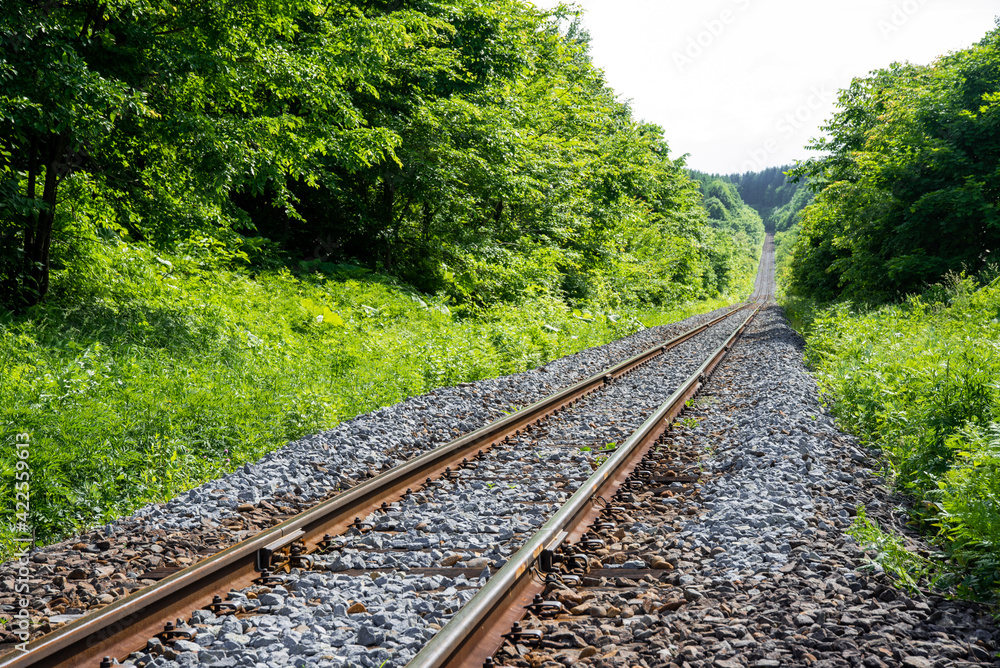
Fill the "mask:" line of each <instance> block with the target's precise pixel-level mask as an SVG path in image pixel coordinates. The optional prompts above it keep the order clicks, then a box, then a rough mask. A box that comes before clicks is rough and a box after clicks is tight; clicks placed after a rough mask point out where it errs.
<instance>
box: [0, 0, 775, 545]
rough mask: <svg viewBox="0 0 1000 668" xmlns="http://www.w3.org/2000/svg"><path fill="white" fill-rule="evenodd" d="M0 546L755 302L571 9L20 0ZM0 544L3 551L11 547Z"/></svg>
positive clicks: (45, 536) (2, 31)
mask: <svg viewBox="0 0 1000 668" xmlns="http://www.w3.org/2000/svg"><path fill="white" fill-rule="evenodd" d="M0 39H2V40H3V44H4V47H3V48H2V49H0V81H2V86H0V424H2V425H3V433H2V439H3V443H4V447H3V448H0V520H3V521H2V522H0V555H2V554H4V553H8V554H9V552H7V550H9V548H10V545H11V544H10V542H9V541H10V540H11V537H12V536H13V535H14V534H13V533H12V531H13V527H12V525H11V524H10V523H9V522H8V520H9V519H10V518H11V515H10V513H12V512H13V510H12V509H13V508H14V503H13V498H14V481H15V466H14V461H13V459H12V458H13V456H14V455H13V452H14V449H13V448H12V447H6V446H7V445H9V444H12V443H13V439H14V438H15V435H16V434H17V433H29V434H30V435H31V438H32V456H31V475H32V481H33V490H34V491H33V496H32V510H31V512H32V515H31V523H32V526H33V527H34V528H35V530H36V537H37V539H38V540H39V541H41V542H51V541H53V540H56V539H58V538H59V537H61V536H65V535H67V534H70V533H72V532H74V531H77V530H79V529H81V528H83V527H87V526H92V525H94V524H95V523H99V522H103V521H107V520H108V519H109V518H113V517H116V516H119V515H121V514H123V513H127V512H129V511H131V510H132V509H134V508H136V507H138V506H140V505H142V504H144V503H147V502H150V501H162V500H165V499H169V498H171V497H172V496H173V495H174V494H176V493H177V492H178V491H179V490H183V489H188V488H190V487H191V486H193V485H197V484H199V483H201V482H203V481H205V480H210V479H212V478H215V477H218V476H219V475H222V474H224V473H227V472H230V471H232V470H234V469H235V468H237V467H238V466H240V465H242V464H243V463H245V462H249V461H254V460H256V459H258V458H259V457H261V456H262V455H263V454H265V453H266V452H269V451H271V450H273V449H275V448H277V447H281V446H282V445H284V444H285V443H287V442H288V441H290V440H294V439H295V438H298V437H300V436H302V435H305V434H309V433H315V432H317V431H320V430H322V429H325V428H330V427H332V426H334V425H336V424H337V423H338V422H340V421H343V420H346V419H349V418H351V417H353V416H355V415H358V414H360V413H365V412H369V411H372V410H374V409H376V408H379V407H381V406H386V405H390V404H392V403H395V402H398V401H401V400H403V399H405V398H406V397H409V396H414V395H418V394H421V393H423V392H427V391H430V390H433V389H434V388H437V387H442V386H447V385H454V384H456V383H461V382H465V381H470V380H477V379H481V378H486V377H491V376H496V375H501V374H506V373H513V372H517V371H521V370H524V369H528V368H532V367H534V366H537V365H539V364H543V363H544V362H546V361H548V360H551V359H554V358H556V357H559V356H562V355H566V354H569V353H572V352H575V351H577V350H580V349H583V348H586V347H588V346H593V345H598V344H600V343H605V342H607V341H610V340H612V339H615V338H618V337H621V336H623V335H625V334H629V333H633V332H635V331H637V330H638V329H640V328H642V327H644V326H652V325H655V324H658V323H661V322H669V321H672V320H674V319H676V318H679V317H684V316H686V315H688V314H690V313H692V312H695V311H703V310H709V309H712V308H716V307H718V306H721V305H723V304H726V303H729V302H730V301H732V300H734V299H738V298H739V297H740V296H741V295H745V294H749V290H750V287H751V285H752V281H753V274H754V271H755V267H756V262H757V258H758V256H759V253H760V246H761V240H762V238H763V225H762V224H761V221H760V219H759V218H755V217H754V215H755V214H753V212H752V211H750V212H748V211H746V210H745V207H743V205H742V203H741V202H739V201H738V199H737V198H734V199H732V200H731V201H727V203H726V204H725V205H724V206H723V208H721V209H720V208H718V207H714V206H713V208H712V210H711V212H709V211H708V210H707V209H706V207H705V205H704V198H703V196H702V194H701V193H700V192H699V185H698V183H697V182H696V181H694V180H692V179H691V178H690V177H689V175H688V173H687V171H686V166H685V164H684V160H683V159H679V158H673V157H671V155H670V150H669V145H668V143H667V140H666V138H665V137H664V133H663V130H662V129H661V128H659V127H657V126H655V125H651V124H648V123H644V122H642V121H640V120H638V119H636V118H635V117H634V116H633V114H632V111H631V109H630V107H629V105H628V104H627V103H625V102H623V101H621V100H620V99H619V98H618V97H617V95H616V93H615V92H614V91H613V90H612V89H611V88H610V87H609V86H608V85H607V83H606V81H605V79H604V76H603V74H602V73H601V71H600V70H599V69H598V68H597V67H595V65H594V64H593V62H592V61H591V57H590V51H589V41H588V40H589V38H588V35H587V33H586V32H585V31H584V30H583V28H582V26H581V23H580V19H579V16H578V15H577V14H576V13H575V12H572V11H569V10H559V11H555V12H543V11H540V10H537V9H535V8H533V7H532V6H531V5H529V4H527V3H523V2H518V1H515V0H504V1H501V2H481V1H478V0H457V1H453V2H449V3H443V2H435V1H418V0H393V1H384V2H383V1H379V0H334V1H333V2H323V3H320V2H312V1H298V0H288V1H283V2H270V1H265V0H250V1H248V2H240V3H203V2H189V1H184V0H182V1H181V2H161V1H160V0H142V1H140V2H128V3H105V2H96V1H95V2H86V1H85V2H48V3H37V2H29V1H27V0H10V1H9V2H7V3H5V11H4V12H3V13H2V14H0ZM0 558H2V556H0Z"/></svg>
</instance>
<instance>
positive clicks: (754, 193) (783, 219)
mask: <svg viewBox="0 0 1000 668" xmlns="http://www.w3.org/2000/svg"><path fill="white" fill-rule="evenodd" d="M791 168H792V165H784V166H781V167H770V168H768V169H765V170H764V171H762V172H746V173H745V174H730V175H728V176H725V177H722V178H725V179H727V180H729V181H731V182H732V183H734V184H735V185H736V187H737V189H738V190H739V193H740V197H742V198H743V201H744V202H746V203H747V204H748V205H750V206H751V207H753V208H754V209H755V210H756V211H757V213H759V214H760V216H761V218H762V219H763V220H764V226H765V227H766V228H767V229H768V230H769V231H771V232H785V231H787V230H789V229H791V228H792V227H794V226H795V225H796V224H798V222H799V218H800V212H801V211H802V209H804V208H805V207H807V206H808V205H809V204H810V203H812V200H813V193H812V191H810V190H809V188H808V187H807V185H806V181H805V180H804V179H802V180H800V181H799V182H798V183H793V182H790V181H789V180H788V177H786V176H785V172H787V171H788V170H790V169H791Z"/></svg>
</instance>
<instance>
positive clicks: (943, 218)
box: [791, 29, 1000, 301]
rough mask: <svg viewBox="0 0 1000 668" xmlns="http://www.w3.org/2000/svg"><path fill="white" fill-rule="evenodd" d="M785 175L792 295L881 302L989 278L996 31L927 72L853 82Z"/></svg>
mask: <svg viewBox="0 0 1000 668" xmlns="http://www.w3.org/2000/svg"><path fill="white" fill-rule="evenodd" d="M823 129H824V130H825V131H826V132H827V136H826V137H824V138H821V139H818V140H814V142H813V144H812V146H813V148H815V149H817V150H820V151H823V152H824V155H823V156H822V157H819V158H813V159H811V160H809V161H806V162H805V163H802V164H800V165H799V166H797V167H796V168H795V170H794V172H793V173H794V174H796V175H799V176H806V177H808V178H809V179H811V182H812V184H813V185H814V187H815V188H816V189H817V190H819V191H820V192H819V194H818V195H817V197H816V202H815V204H813V205H812V206H810V207H808V208H807V209H806V210H805V212H804V215H803V225H802V229H801V233H800V234H799V237H798V241H797V242H796V245H795V249H794V254H793V259H792V264H791V270H792V274H791V275H792V281H793V288H794V289H795V290H798V291H799V292H802V293H804V294H808V295H810V296H815V297H819V298H823V299H831V298H835V297H839V296H845V297H848V298H853V299H861V300H866V301H868V300H874V301H878V300H890V299H895V298H898V297H900V296H903V295H906V294H909V293H914V292H919V291H921V290H922V289H923V288H924V287H925V286H926V285H928V284H930V283H934V282H936V281H938V280H939V279H940V278H941V277H942V276H943V275H945V274H946V273H949V272H956V273H958V272H962V271H965V272H968V273H973V274H974V273H980V272H984V271H990V266H991V265H992V264H993V262H994V260H993V255H992V254H993V253H994V251H995V250H996V248H997V247H998V243H1000V216H998V195H1000V29H998V30H994V31H992V32H990V33H988V34H987V35H986V37H985V38H984V39H983V40H982V41H980V42H979V43H978V44H976V45H974V46H972V47H971V48H968V49H965V50H961V51H957V52H955V53H951V54H949V55H947V56H944V57H942V58H940V59H939V60H937V61H936V62H934V63H932V64H930V65H912V64H893V65H892V66H891V67H889V68H886V69H882V70H877V71H875V72H872V73H871V74H870V75H869V76H868V77H865V78H858V79H855V80H854V81H853V82H852V83H851V85H850V86H849V87H848V88H847V89H846V90H843V91H841V93H840V96H839V100H838V111H837V112H836V114H835V115H834V117H833V118H832V120H830V121H829V122H828V124H827V125H826V126H825V127H824V128H823Z"/></svg>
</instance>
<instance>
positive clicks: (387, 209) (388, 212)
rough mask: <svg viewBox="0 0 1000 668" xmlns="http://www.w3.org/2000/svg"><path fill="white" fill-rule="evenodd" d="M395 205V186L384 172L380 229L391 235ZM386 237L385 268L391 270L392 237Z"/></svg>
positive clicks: (393, 233)
mask: <svg viewBox="0 0 1000 668" xmlns="http://www.w3.org/2000/svg"><path fill="white" fill-rule="evenodd" d="M395 205H396V187H395V186H394V185H393V184H392V179H391V177H390V176H389V175H388V174H386V175H385V176H383V177H382V207H381V208H382V229H383V230H385V231H386V233H387V234H391V235H392V237H394V236H395V235H396V231H397V230H396V229H395V224H396V220H395V219H396V216H395V212H394V208H395ZM392 237H388V238H386V241H385V268H386V269H387V270H389V271H391V270H392V252H393V247H392V246H393V239H392Z"/></svg>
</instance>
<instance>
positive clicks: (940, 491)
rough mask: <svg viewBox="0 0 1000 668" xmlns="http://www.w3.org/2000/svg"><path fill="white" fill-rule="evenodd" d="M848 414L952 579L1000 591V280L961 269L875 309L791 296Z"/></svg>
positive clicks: (840, 411) (956, 585)
mask: <svg viewBox="0 0 1000 668" xmlns="http://www.w3.org/2000/svg"><path fill="white" fill-rule="evenodd" d="M793 306H794V307H795V309H797V312H796V313H797V315H796V316H795V317H796V318H797V319H798V320H799V321H800V322H801V323H802V324H803V331H804V332H805V334H806V338H807V346H806V360H807V362H808V363H809V364H810V366H812V367H813V368H814V369H815V371H816V374H817V378H818V380H819V382H820V386H821V388H822V390H823V392H824V394H825V396H826V400H827V401H828V402H829V403H830V404H831V405H832V408H833V412H834V414H835V415H836V417H837V419H838V420H839V422H840V423H841V424H842V425H843V426H844V427H845V428H846V429H848V430H850V431H852V432H853V433H855V434H857V435H858V436H860V438H861V439H862V440H863V441H864V442H866V443H869V444H872V445H874V446H877V447H879V448H880V449H881V450H882V452H883V453H884V462H885V466H886V468H887V471H888V473H889V474H890V476H891V478H892V479H893V480H894V482H895V484H896V485H897V487H898V488H900V489H902V490H904V491H906V492H908V493H909V494H911V495H912V496H913V497H915V501H916V503H915V506H914V508H915V511H914V512H913V515H914V519H915V521H916V522H917V523H918V524H920V525H922V526H924V527H925V528H926V529H929V530H930V531H931V532H932V533H933V534H934V535H935V536H936V539H937V542H938V543H939V544H940V545H941V547H943V548H944V549H945V550H946V553H947V559H948V564H947V566H946V570H947V571H949V572H951V573H959V574H960V575H959V576H958V578H957V579H955V578H950V584H949V586H950V587H952V588H953V589H954V590H955V591H956V592H957V593H959V594H961V595H963V596H969V597H974V598H980V599H993V600H996V599H997V598H998V596H1000V556H998V555H1000V426H998V424H997V423H998V422H1000V285H997V282H996V281H994V282H993V283H992V284H990V285H988V286H986V287H981V288H980V287H978V285H977V284H976V283H975V282H974V281H973V280H971V279H964V278H960V277H951V278H949V279H948V281H946V282H945V283H944V284H942V285H937V286H933V287H932V288H930V289H929V290H928V291H927V292H926V293H925V294H924V295H923V296H921V297H913V298H911V299H909V300H907V301H906V302H905V303H902V304H898V305H891V306H884V307H881V308H878V309H874V310H865V309H858V308H855V307H854V306H853V305H851V304H846V303H845V304H837V305H833V306H829V307H826V308H818V307H817V306H816V305H815V304H810V303H804V302H798V303H793Z"/></svg>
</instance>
